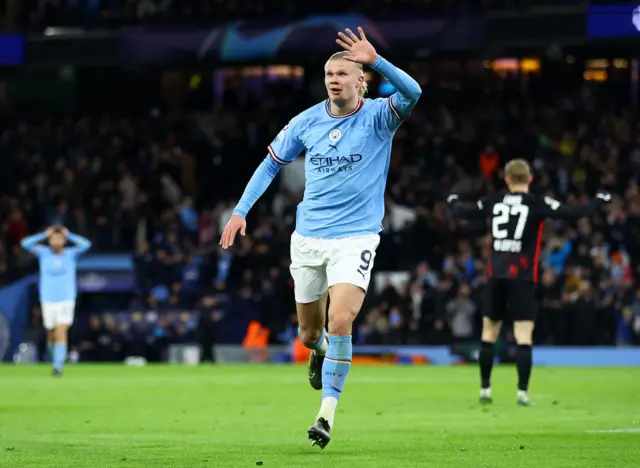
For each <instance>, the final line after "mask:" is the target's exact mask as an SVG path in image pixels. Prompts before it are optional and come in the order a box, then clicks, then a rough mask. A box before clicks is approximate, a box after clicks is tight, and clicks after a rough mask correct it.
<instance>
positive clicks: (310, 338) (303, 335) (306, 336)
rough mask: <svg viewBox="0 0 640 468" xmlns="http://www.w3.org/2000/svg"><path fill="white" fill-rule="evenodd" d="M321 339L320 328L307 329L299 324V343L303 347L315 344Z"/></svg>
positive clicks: (307, 327)
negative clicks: (302, 344)
mask: <svg viewBox="0 0 640 468" xmlns="http://www.w3.org/2000/svg"><path fill="white" fill-rule="evenodd" d="M320 337H322V328H318V327H309V326H306V325H302V324H300V341H302V343H304V344H305V345H312V344H314V343H317V342H318V341H319V340H320Z"/></svg>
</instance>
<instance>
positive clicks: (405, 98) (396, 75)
mask: <svg viewBox="0 0 640 468" xmlns="http://www.w3.org/2000/svg"><path fill="white" fill-rule="evenodd" d="M358 33H359V34H360V37H358V36H357V35H355V34H354V33H353V31H351V29H348V28H347V29H346V30H345V32H344V33H343V32H339V33H338V39H336V43H337V44H338V45H339V46H340V47H342V48H343V49H344V50H347V51H349V52H350V55H348V56H346V57H343V58H344V60H348V61H350V62H356V63H361V64H363V65H369V66H370V67H371V68H373V69H374V70H375V71H377V72H378V73H380V74H381V75H382V76H384V77H385V78H386V79H387V80H388V81H389V83H391V84H392V85H393V87H394V88H396V89H397V90H398V92H397V93H395V94H393V95H392V96H391V97H390V98H389V107H390V108H391V111H392V112H393V114H394V115H395V116H396V117H397V118H398V119H399V120H400V121H402V119H404V118H406V117H407V116H408V115H409V114H410V113H411V110H412V109H413V108H414V107H415V105H416V103H417V102H418V99H419V98H420V95H421V94H422V89H421V88H420V85H419V84H418V82H417V81H416V80H414V79H413V78H411V77H410V76H409V75H407V74H406V73H405V72H403V71H402V70H400V69H399V68H397V67H394V66H393V65H391V63H389V62H388V61H387V60H385V59H384V58H382V57H381V56H380V55H378V53H377V52H376V49H375V48H374V47H373V45H372V44H371V43H370V42H369V40H368V39H367V36H366V34H365V33H364V31H363V29H362V28H361V27H358ZM397 126H398V123H395V124H394V125H392V127H393V128H394V129H395V128H397Z"/></svg>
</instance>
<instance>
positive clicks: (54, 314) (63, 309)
mask: <svg viewBox="0 0 640 468" xmlns="http://www.w3.org/2000/svg"><path fill="white" fill-rule="evenodd" d="M75 308H76V303H75V302H74V301H68V302H43V303H42V323H43V324H44V327H45V328H46V329H47V330H53V329H54V328H56V327H57V326H58V325H68V326H71V325H72V324H73V313H74V310H75Z"/></svg>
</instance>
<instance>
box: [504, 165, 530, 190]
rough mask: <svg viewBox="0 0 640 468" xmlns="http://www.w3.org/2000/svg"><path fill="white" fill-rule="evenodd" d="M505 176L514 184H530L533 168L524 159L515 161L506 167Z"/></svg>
mask: <svg viewBox="0 0 640 468" xmlns="http://www.w3.org/2000/svg"><path fill="white" fill-rule="evenodd" d="M504 175H505V177H508V178H509V182H510V183H512V184H528V183H529V182H530V181H531V168H530V167H529V163H527V161H525V160H524V159H513V160H511V161H509V162H508V163H507V164H506V166H504Z"/></svg>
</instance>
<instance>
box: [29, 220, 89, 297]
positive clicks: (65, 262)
mask: <svg viewBox="0 0 640 468" xmlns="http://www.w3.org/2000/svg"><path fill="white" fill-rule="evenodd" d="M46 238H47V235H46V234H45V233H44V232H43V233H40V234H34V235H33V236H29V237H25V238H24V239H22V242H21V245H22V247H23V248H24V249H25V250H27V251H28V252H31V253H32V254H34V255H36V256H37V257H38V262H39V263H40V284H39V286H40V302H69V301H75V300H76V296H77V293H78V287H77V282H76V267H77V258H78V256H79V255H81V254H83V253H84V252H86V251H87V250H89V249H90V248H91V242H90V241H89V240H88V239H85V238H84V237H82V236H79V235H77V234H73V233H69V234H68V235H67V239H68V240H70V241H71V242H73V243H74V244H75V245H74V246H72V247H65V248H64V249H63V250H62V252H60V253H56V252H54V251H53V249H52V248H51V247H49V246H48V245H42V244H40V243H41V242H42V241H44V240H45V239H46Z"/></svg>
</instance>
